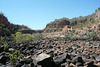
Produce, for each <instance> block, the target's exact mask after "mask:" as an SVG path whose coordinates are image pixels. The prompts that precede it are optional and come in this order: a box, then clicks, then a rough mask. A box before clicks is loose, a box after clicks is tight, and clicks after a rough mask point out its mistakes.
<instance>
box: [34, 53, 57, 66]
mask: <svg viewBox="0 0 100 67" xmlns="http://www.w3.org/2000/svg"><path fill="white" fill-rule="evenodd" d="M33 63H34V64H35V65H37V64H38V65H41V66H42V67H56V66H55V65H54V62H53V59H52V57H50V55H48V54H45V53H42V54H39V55H38V56H37V57H36V58H35V59H34V60H33Z"/></svg>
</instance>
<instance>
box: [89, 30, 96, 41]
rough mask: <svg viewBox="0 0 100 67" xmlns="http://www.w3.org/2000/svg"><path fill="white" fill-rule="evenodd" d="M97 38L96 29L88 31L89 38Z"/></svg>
mask: <svg viewBox="0 0 100 67" xmlns="http://www.w3.org/2000/svg"><path fill="white" fill-rule="evenodd" d="M96 38H97V33H96V32H95V31H92V32H88V31H87V39H89V40H94V39H96Z"/></svg>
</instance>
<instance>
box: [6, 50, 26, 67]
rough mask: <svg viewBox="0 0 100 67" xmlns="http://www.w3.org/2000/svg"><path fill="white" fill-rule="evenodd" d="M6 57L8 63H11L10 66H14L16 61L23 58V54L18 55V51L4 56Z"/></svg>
mask: <svg viewBox="0 0 100 67" xmlns="http://www.w3.org/2000/svg"><path fill="white" fill-rule="evenodd" d="M6 56H7V57H9V58H10V61H12V65H14V64H15V63H16V62H17V61H18V60H20V59H22V58H23V57H24V54H20V52H19V51H18V50H14V51H12V53H10V54H9V53H8V54H6ZM14 62H15V63H14Z"/></svg>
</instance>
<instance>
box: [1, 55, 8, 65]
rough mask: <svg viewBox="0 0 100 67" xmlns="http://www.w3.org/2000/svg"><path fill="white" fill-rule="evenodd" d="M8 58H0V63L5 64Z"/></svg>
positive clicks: (3, 56)
mask: <svg viewBox="0 0 100 67" xmlns="http://www.w3.org/2000/svg"><path fill="white" fill-rule="evenodd" d="M8 59H9V58H8V57H6V56H5V55H2V56H0V63H2V64H5V63H6V62H7V60H8Z"/></svg>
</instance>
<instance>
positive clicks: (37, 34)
mask: <svg viewBox="0 0 100 67" xmlns="http://www.w3.org/2000/svg"><path fill="white" fill-rule="evenodd" d="M33 36H34V38H35V40H41V39H42V38H43V36H42V34H41V33H33Z"/></svg>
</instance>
